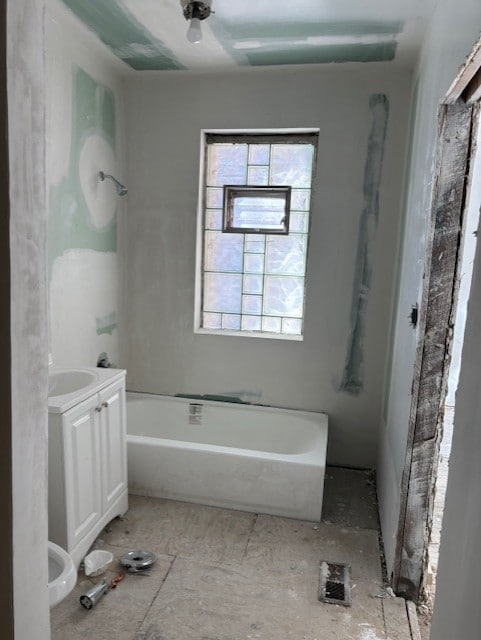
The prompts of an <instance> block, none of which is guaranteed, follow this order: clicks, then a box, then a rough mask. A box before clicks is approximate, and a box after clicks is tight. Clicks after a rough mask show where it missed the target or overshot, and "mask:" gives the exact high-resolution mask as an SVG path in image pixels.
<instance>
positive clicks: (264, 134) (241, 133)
mask: <svg viewBox="0 0 481 640" xmlns="http://www.w3.org/2000/svg"><path fill="white" fill-rule="evenodd" d="M319 132H320V129H319V128H315V127H312V128H311V127H309V128H289V129H201V131H200V150H201V152H200V163H199V180H198V196H197V225H196V247H195V284H194V286H195V296H194V334H201V335H202V334H203V335H215V336H229V337H239V338H264V339H271V340H272V339H274V340H289V341H296V342H300V341H303V340H304V327H305V310H306V288H307V278H308V269H307V261H308V250H309V238H310V230H311V218H312V202H313V192H314V179H315V176H316V169H317V154H318V141H319ZM296 134H298V135H299V138H298V140H297V142H299V143H300V144H301V143H306V137H309V136H312V143H313V146H314V153H313V159H312V171H311V187H310V191H311V193H310V197H311V199H310V203H309V210H308V227H307V233H306V236H307V252H306V266H305V273H304V298H303V301H304V304H303V315H302V324H303V331H302V333H301V334H286V333H270V332H267V331H246V330H242V329H236V330H230V329H211V328H205V327H202V326H201V322H202V298H203V288H202V279H203V274H204V222H205V210H206V199H205V195H206V189H205V175H206V168H207V150H208V146H209V144H211V143H212V142H226V141H227V140H228V142H230V143H232V142H236V137H237V136H238V138H239V140H238V141H239V143H241V142H242V143H249V142H256V143H262V142H266V143H268V142H269V143H271V142H272V137H273V136H275V137H276V138H277V142H278V143H279V144H282V143H283V142H284V143H286V144H293V143H294V144H295V143H296V137H295V136H296ZM283 136H285V138H283ZM268 235H271V234H270V233H269V234H268ZM272 235H280V234H278V233H277V234H275V233H274V234H272Z"/></svg>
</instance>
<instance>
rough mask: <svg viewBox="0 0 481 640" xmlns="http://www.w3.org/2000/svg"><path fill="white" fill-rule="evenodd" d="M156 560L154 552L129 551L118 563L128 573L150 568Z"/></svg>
mask: <svg viewBox="0 0 481 640" xmlns="http://www.w3.org/2000/svg"><path fill="white" fill-rule="evenodd" d="M156 560H157V556H156V555H155V553H152V552H151V551H140V550H139V551H130V552H129V553H126V554H125V555H124V556H122V557H121V558H120V564H121V565H122V566H123V567H124V569H127V571H128V572H129V573H140V572H144V571H147V570H148V569H151V568H152V565H153V564H154V562H155V561H156Z"/></svg>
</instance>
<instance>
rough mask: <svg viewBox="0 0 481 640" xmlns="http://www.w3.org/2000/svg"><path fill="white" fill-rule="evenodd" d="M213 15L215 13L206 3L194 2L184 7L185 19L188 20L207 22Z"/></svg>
mask: <svg viewBox="0 0 481 640" xmlns="http://www.w3.org/2000/svg"><path fill="white" fill-rule="evenodd" d="M211 13H213V12H212V9H211V8H210V6H209V5H208V4H207V3H205V2H197V1H196V0H194V1H193V2H189V4H187V5H186V6H185V7H184V18H185V19H186V20H192V19H194V20H195V19H196V20H205V19H206V18H208V17H209V16H210V14H211Z"/></svg>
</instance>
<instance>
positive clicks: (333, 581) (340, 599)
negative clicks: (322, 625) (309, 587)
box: [319, 561, 351, 607]
mask: <svg viewBox="0 0 481 640" xmlns="http://www.w3.org/2000/svg"><path fill="white" fill-rule="evenodd" d="M319 600H320V601H321V602H327V603H328V604H341V605H343V606H345V607H350V606H351V567H350V566H349V565H347V564H339V563H336V562H326V561H322V562H321V566H320V574H319Z"/></svg>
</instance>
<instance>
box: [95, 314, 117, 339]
mask: <svg viewBox="0 0 481 640" xmlns="http://www.w3.org/2000/svg"><path fill="white" fill-rule="evenodd" d="M95 323H96V325H97V335H98V336H101V335H102V334H103V333H108V334H109V335H112V333H113V331H114V330H115V329H116V328H117V314H116V312H115V311H112V312H111V313H109V314H107V315H106V316H101V317H99V318H95Z"/></svg>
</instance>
